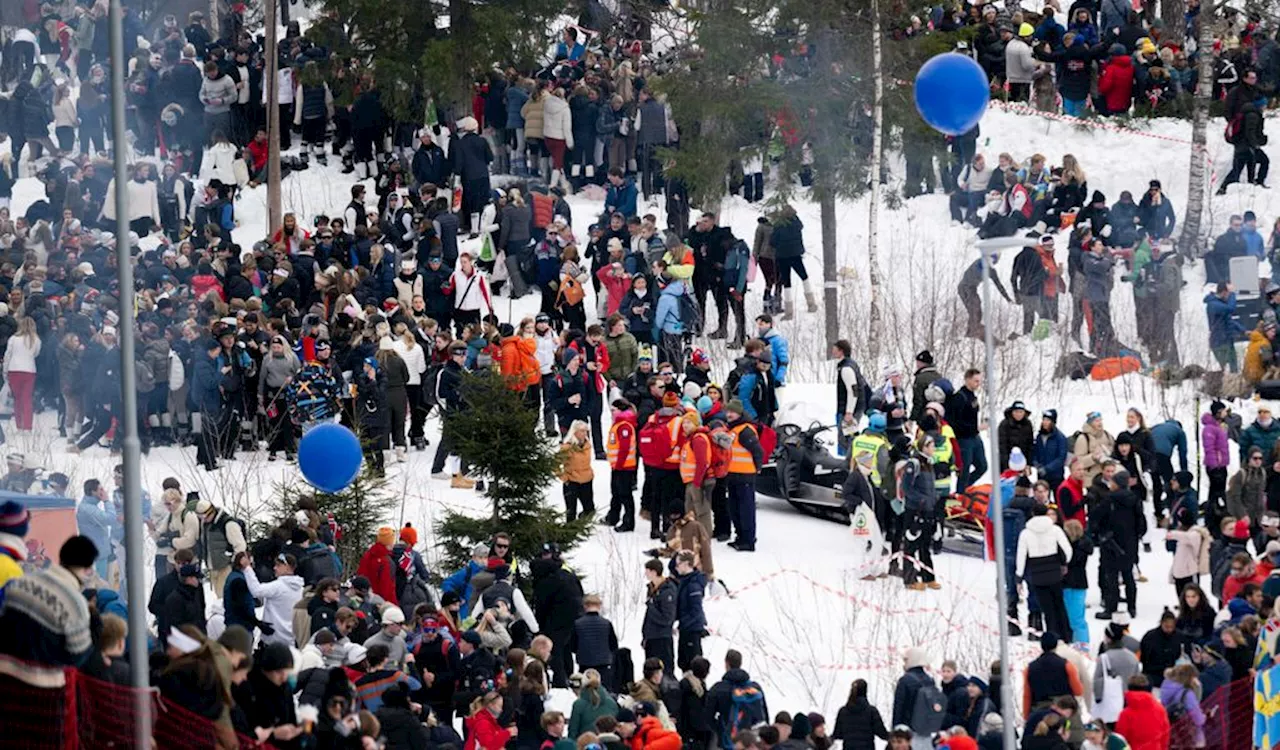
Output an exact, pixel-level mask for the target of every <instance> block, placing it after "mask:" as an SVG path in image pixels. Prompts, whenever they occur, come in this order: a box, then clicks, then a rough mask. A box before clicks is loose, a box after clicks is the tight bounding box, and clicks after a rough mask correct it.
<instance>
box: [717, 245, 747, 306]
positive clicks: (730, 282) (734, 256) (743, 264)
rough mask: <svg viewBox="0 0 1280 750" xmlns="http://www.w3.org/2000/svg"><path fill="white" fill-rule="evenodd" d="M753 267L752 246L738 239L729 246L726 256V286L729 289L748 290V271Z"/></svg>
mask: <svg viewBox="0 0 1280 750" xmlns="http://www.w3.org/2000/svg"><path fill="white" fill-rule="evenodd" d="M750 268H751V248H749V247H747V243H745V242H743V241H742V240H738V241H737V242H735V243H733V244H732V245H730V246H729V250H728V251H727V252H726V253H725V256H724V286H725V288H726V289H728V290H729V291H731V292H733V291H736V292H738V293H744V292H746V291H747V272H748V271H749V270H750Z"/></svg>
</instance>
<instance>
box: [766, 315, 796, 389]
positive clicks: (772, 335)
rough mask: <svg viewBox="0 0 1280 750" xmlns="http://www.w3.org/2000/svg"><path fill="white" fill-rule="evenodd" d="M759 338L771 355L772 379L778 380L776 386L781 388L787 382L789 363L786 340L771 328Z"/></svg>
mask: <svg viewBox="0 0 1280 750" xmlns="http://www.w3.org/2000/svg"><path fill="white" fill-rule="evenodd" d="M760 338H762V339H764V342H765V343H766V344H768V345H769V354H770V355H771V356H772V357H773V379H774V380H776V381H778V387H779V388H781V387H782V386H784V385H786V384H787V367H788V366H789V365H790V364H791V352H790V351H789V350H788V348H787V340H786V339H785V338H783V337H782V334H780V333H778V332H777V331H775V330H773V329H772V328H770V329H769V332H768V333H766V334H764V335H762V336H761V337H760Z"/></svg>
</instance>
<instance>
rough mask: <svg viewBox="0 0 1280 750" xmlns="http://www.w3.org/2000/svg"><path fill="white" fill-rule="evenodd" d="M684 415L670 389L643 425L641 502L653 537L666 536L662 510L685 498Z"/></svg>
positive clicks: (676, 396)
mask: <svg viewBox="0 0 1280 750" xmlns="http://www.w3.org/2000/svg"><path fill="white" fill-rule="evenodd" d="M684 414H685V408H684V407H683V406H682V405H681V404H680V396H679V395H678V394H677V393H675V392H674V391H667V392H666V393H664V394H663V396H662V406H661V407H660V408H659V409H658V410H657V411H656V412H654V413H653V414H652V415H651V416H650V417H649V421H647V422H646V423H645V424H644V425H643V426H641V428H640V440H639V445H640V460H641V461H642V462H643V463H644V488H643V489H642V491H641V501H642V506H643V508H644V512H646V513H648V514H649V522H650V528H649V538H650V539H662V538H663V537H664V536H665V532H666V526H667V515H666V513H664V512H663V510H664V509H665V508H666V507H667V506H669V505H671V504H672V503H681V502H683V500H684V485H683V484H682V483H681V481H680V447H681V445H682V444H683V442H684V433H683V432H681V430H680V418H681V417H682V416H684Z"/></svg>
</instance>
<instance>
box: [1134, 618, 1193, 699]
mask: <svg viewBox="0 0 1280 750" xmlns="http://www.w3.org/2000/svg"><path fill="white" fill-rule="evenodd" d="M1182 647H1183V638H1182V634H1181V633H1179V632H1178V631H1177V630H1176V629H1175V630H1174V631H1173V633H1165V632H1164V631H1163V630H1161V629H1160V628H1159V627H1155V628H1152V629H1151V630H1148V631H1147V634H1146V635H1144V636H1142V644H1141V646H1140V648H1141V650H1142V673H1143V674H1145V675H1146V676H1147V679H1148V680H1150V681H1151V686H1152V687H1154V688H1159V687H1160V683H1162V682H1164V671H1165V670H1166V669H1168V668H1170V667H1172V666H1173V665H1174V664H1175V663H1177V661H1178V657H1180V656H1182Z"/></svg>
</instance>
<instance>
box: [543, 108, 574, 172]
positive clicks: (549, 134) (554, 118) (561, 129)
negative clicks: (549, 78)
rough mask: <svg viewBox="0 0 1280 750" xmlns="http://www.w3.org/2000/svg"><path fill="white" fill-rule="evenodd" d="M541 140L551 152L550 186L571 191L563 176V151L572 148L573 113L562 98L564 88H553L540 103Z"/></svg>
mask: <svg viewBox="0 0 1280 750" xmlns="http://www.w3.org/2000/svg"><path fill="white" fill-rule="evenodd" d="M542 140H543V143H545V144H546V147H547V151H548V152H549V153H550V154H551V185H550V187H555V186H556V185H557V184H558V185H559V186H560V187H562V188H564V191H565V192H566V193H572V192H573V188H572V187H571V186H570V185H569V180H568V179H566V178H565V176H564V153H565V150H566V149H571V148H573V115H572V113H571V112H570V111H569V103H568V102H567V101H565V100H564V89H555V90H553V91H552V92H551V93H550V95H549V96H547V97H546V98H545V99H544V101H543V103H542Z"/></svg>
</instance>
